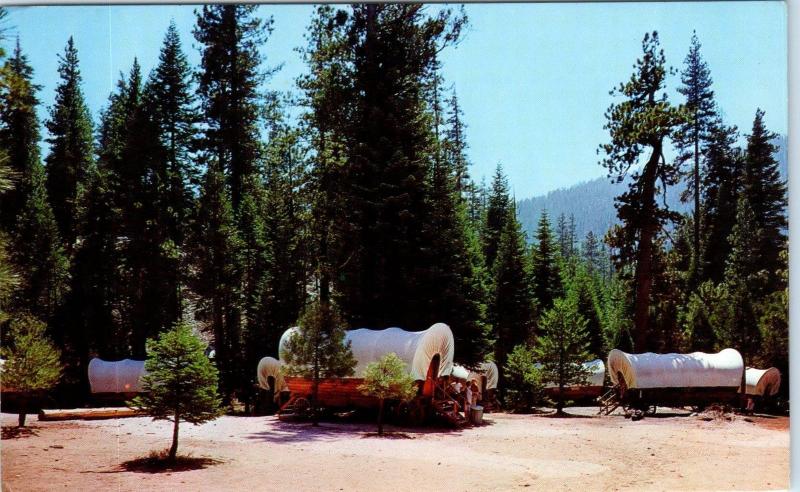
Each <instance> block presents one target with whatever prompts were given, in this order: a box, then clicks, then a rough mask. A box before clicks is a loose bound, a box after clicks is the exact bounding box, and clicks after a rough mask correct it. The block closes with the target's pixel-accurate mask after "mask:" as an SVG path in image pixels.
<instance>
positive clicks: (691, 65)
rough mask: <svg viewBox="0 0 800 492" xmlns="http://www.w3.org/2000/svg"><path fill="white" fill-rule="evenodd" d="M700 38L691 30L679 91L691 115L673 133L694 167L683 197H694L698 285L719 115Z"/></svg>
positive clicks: (694, 278) (694, 279)
mask: <svg viewBox="0 0 800 492" xmlns="http://www.w3.org/2000/svg"><path fill="white" fill-rule="evenodd" d="M700 47H701V44H700V41H699V40H698V38H697V34H696V33H692V42H691V47H690V48H689V54H687V55H686V59H685V60H684V65H685V68H684V70H683V72H681V83H682V85H681V87H679V88H678V92H680V93H681V94H683V95H684V96H685V97H686V103H685V110H686V111H687V113H688V118H687V120H686V121H684V122H683V124H682V125H681V126H680V128H679V130H678V131H677V132H676V133H675V135H674V136H673V143H674V144H675V147H676V148H677V150H678V157H677V163H678V165H682V164H684V163H687V162H689V163H690V164H691V170H690V171H688V172H686V179H687V182H688V184H689V187H688V188H687V189H686V192H685V193H684V196H682V197H681V199H682V200H683V201H688V200H689V199H693V201H694V209H693V230H692V241H691V244H692V250H691V253H692V256H691V264H690V270H689V283H690V285H691V286H692V287H694V286H696V285H697V283H698V281H699V278H700V270H701V266H702V265H701V262H702V260H701V259H702V254H703V252H702V250H701V239H702V232H701V231H702V230H703V228H704V227H705V225H704V224H703V209H702V206H701V200H700V199H701V185H702V180H703V178H702V174H703V173H702V170H701V162H702V161H703V155H704V154H705V152H706V150H707V148H708V145H709V140H710V136H711V135H710V134H711V133H712V131H713V129H714V126H715V123H716V117H717V109H716V103H715V102H714V91H713V90H711V84H712V79H711V71H710V70H709V69H708V64H707V63H706V62H705V60H703V57H702V55H701V54H700Z"/></svg>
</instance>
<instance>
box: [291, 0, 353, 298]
mask: <svg viewBox="0 0 800 492" xmlns="http://www.w3.org/2000/svg"><path fill="white" fill-rule="evenodd" d="M348 18H349V16H348V14H347V12H345V11H344V10H336V9H334V8H333V7H332V6H330V5H320V6H317V7H316V10H315V12H314V16H313V17H312V20H311V23H310V25H309V28H308V34H307V38H308V46H307V47H305V48H303V49H301V53H302V55H303V60H304V61H305V62H306V64H307V65H308V73H307V74H304V75H303V76H301V77H300V78H299V79H298V81H297V84H298V87H299V88H300V90H301V91H302V97H301V101H300V102H301V104H302V105H303V107H305V108H306V111H305V113H303V115H302V119H301V129H302V132H303V135H304V136H305V138H306V140H307V141H309V142H310V147H311V149H312V154H311V156H310V160H311V169H310V170H309V179H308V188H307V195H308V202H309V203H310V207H311V217H310V230H311V233H310V235H311V248H310V249H311V251H310V253H309V256H310V258H311V259H312V265H310V267H311V268H312V269H313V272H314V276H315V277H316V281H317V283H318V289H319V295H320V299H321V300H322V302H329V301H330V299H331V283H332V281H333V279H334V278H338V269H339V264H338V263H337V261H336V252H337V251H336V247H335V245H336V244H337V242H338V238H337V234H338V233H339V232H340V231H341V230H342V229H343V228H342V227H340V226H339V224H338V223H340V222H342V221H343V215H344V214H341V213H340V211H341V210H342V203H343V196H342V194H341V193H340V192H339V189H340V188H341V186H340V180H341V179H342V175H343V169H344V167H345V166H344V164H345V162H346V158H345V150H346V144H345V141H346V133H347V132H346V130H347V128H348V126H349V124H348V116H349V110H348V109H349V107H350V106H349V105H350V104H351V103H352V101H353V97H352V94H351V91H352V87H351V84H350V82H351V80H352V76H351V74H352V67H351V65H350V64H349V63H347V50H348V43H347V32H346V31H347V22H348Z"/></svg>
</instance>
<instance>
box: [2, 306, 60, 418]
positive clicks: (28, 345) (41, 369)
mask: <svg viewBox="0 0 800 492" xmlns="http://www.w3.org/2000/svg"><path fill="white" fill-rule="evenodd" d="M46 330H47V326H46V325H45V324H44V323H43V322H41V321H40V320H38V319H36V318H34V317H32V316H30V315H27V314H23V315H19V316H17V317H16V318H15V319H14V320H13V321H12V322H11V325H10V326H9V329H8V339H9V343H8V344H6V345H4V346H3V347H0V356H2V358H3V359H5V362H4V363H3V365H2V366H0V375H2V378H3V385H4V386H7V387H9V388H14V389H16V390H17V391H19V392H20V393H21V394H22V401H21V402H20V408H19V426H20V427H24V426H25V416H26V410H27V398H28V395H30V394H31V393H33V392H41V391H43V390H48V389H50V388H52V387H53V386H55V384H56V383H57V382H58V380H59V379H60V378H61V372H62V366H61V360H60V358H61V353H60V351H59V350H58V349H57V348H56V347H55V346H54V345H53V343H52V342H51V341H50V340H49V339H48V338H47V334H46Z"/></svg>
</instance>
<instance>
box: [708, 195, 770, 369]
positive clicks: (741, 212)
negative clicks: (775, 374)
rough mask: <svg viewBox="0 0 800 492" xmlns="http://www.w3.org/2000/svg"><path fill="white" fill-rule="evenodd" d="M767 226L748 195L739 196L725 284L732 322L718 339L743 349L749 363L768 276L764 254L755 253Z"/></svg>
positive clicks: (756, 339)
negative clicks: (761, 221)
mask: <svg viewBox="0 0 800 492" xmlns="http://www.w3.org/2000/svg"><path fill="white" fill-rule="evenodd" d="M762 231H763V229H762V228H761V226H760V224H759V223H758V221H757V219H756V214H755V212H754V211H753V208H752V207H751V205H750V203H749V202H748V201H747V198H746V197H744V196H742V197H740V198H739V204H738V206H737V210H736V225H735V226H734V227H733V232H732V233H731V239H730V242H731V254H730V256H729V257H728V264H727V267H726V269H725V278H726V281H725V285H726V290H727V292H728V295H729V296H730V301H729V302H730V305H731V306H732V307H733V316H732V317H731V321H732V322H731V323H729V324H726V325H723V326H721V327H720V328H723V329H724V330H725V331H723V332H722V333H717V335H716V336H717V339H718V340H719V341H720V342H722V343H724V344H726V346H733V347H735V348H737V349H738V350H739V352H741V354H742V357H743V358H744V363H745V365H749V364H752V361H753V355H754V354H755V353H756V352H757V350H758V346H759V340H760V333H759V331H758V327H757V319H756V309H755V307H756V305H757V303H758V302H759V300H760V299H762V298H763V295H764V284H765V283H766V281H767V280H768V279H767V278H765V277H766V274H768V272H766V271H765V270H763V264H762V263H761V261H762V260H761V258H759V257H758V256H757V255H755V254H753V252H754V251H756V250H757V249H758V247H759V245H761V244H763V238H762V234H763V232H762Z"/></svg>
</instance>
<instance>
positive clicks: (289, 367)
mask: <svg viewBox="0 0 800 492" xmlns="http://www.w3.org/2000/svg"><path fill="white" fill-rule="evenodd" d="M297 325H298V328H299V329H298V331H296V332H295V333H293V334H292V336H291V337H289V340H288V342H287V343H286V347H285V348H284V350H283V351H282V353H281V354H280V356H281V359H282V360H285V361H286V365H285V366H284V367H285V368H286V371H287V373H289V374H297V375H301V376H303V377H307V378H311V379H313V390H312V395H311V399H312V404H313V406H314V411H313V412H312V417H313V422H314V425H318V422H317V419H318V415H317V411H316V408H317V406H318V401H319V400H318V395H319V381H320V379H322V378H335V377H339V378H341V377H346V376H350V375H352V374H353V369H354V368H355V366H356V360H355V359H354V358H353V352H352V350H351V349H350V342H347V343H345V341H344V320H343V319H342V317H341V315H340V314H339V312H338V310H337V309H336V307H335V306H332V305H330V304H327V303H323V302H320V301H318V300H316V301H313V302H311V303H309V304H308V305H307V306H306V307H305V309H304V310H303V312H302V314H301V315H300V318H299V319H298V321H297Z"/></svg>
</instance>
